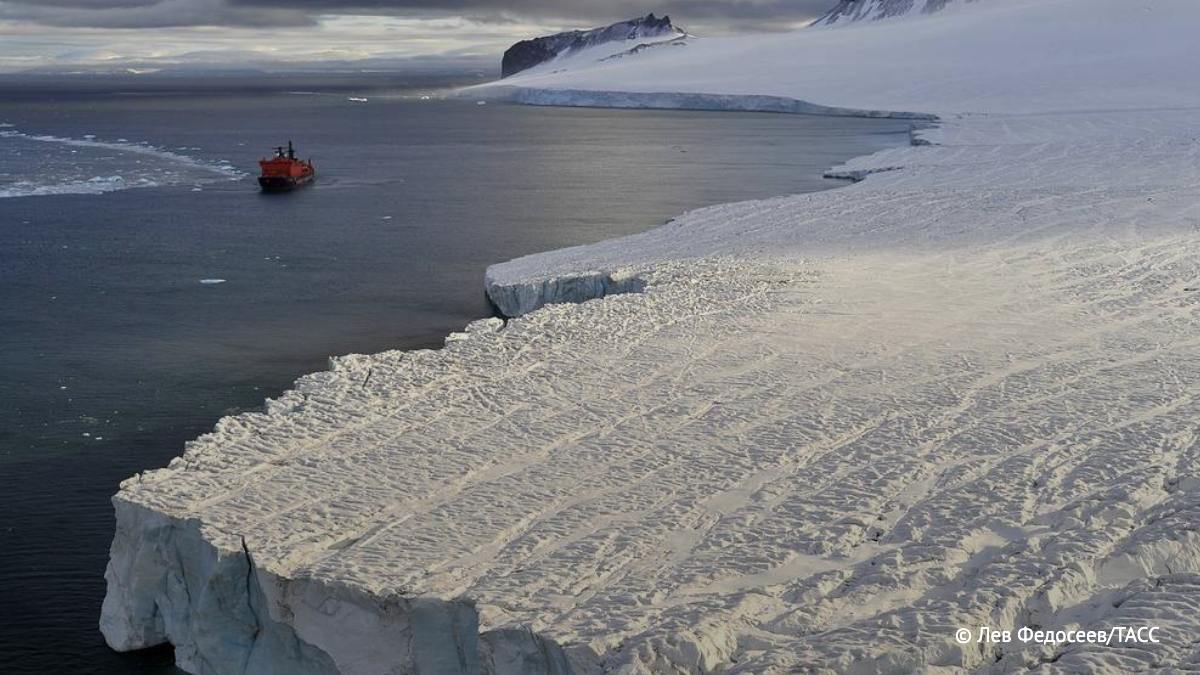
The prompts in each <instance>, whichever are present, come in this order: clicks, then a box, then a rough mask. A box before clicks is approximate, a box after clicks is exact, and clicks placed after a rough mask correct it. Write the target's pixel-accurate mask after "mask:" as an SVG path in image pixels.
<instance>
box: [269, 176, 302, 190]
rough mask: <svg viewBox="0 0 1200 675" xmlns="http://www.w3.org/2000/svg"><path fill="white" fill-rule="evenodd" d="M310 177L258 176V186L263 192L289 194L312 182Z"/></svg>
mask: <svg viewBox="0 0 1200 675" xmlns="http://www.w3.org/2000/svg"><path fill="white" fill-rule="evenodd" d="M312 179H313V177H312V176H299V177H295V178H293V177H291V176H259V177H258V185H259V187H261V188H262V191H263V192H290V191H292V190H295V189H296V188H298V187H303V186H305V185H307V184H309V183H311V182H312Z"/></svg>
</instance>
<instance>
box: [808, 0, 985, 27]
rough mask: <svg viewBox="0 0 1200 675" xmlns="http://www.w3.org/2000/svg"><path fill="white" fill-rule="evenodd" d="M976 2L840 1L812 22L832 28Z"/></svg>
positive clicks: (931, 11) (955, 0) (951, 0)
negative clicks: (955, 4)
mask: <svg viewBox="0 0 1200 675" xmlns="http://www.w3.org/2000/svg"><path fill="white" fill-rule="evenodd" d="M975 1H976V0H841V1H840V2H838V4H837V5H836V6H835V7H834V8H833V9H831V10H829V11H828V12H826V13H825V15H824V16H822V17H821V18H819V19H817V20H816V21H814V22H813V25H814V26H833V25H839V24H845V23H853V22H855V21H864V20H872V19H887V18H891V17H894V16H903V15H905V14H916V13H922V14H932V13H933V12H938V11H941V10H942V9H944V8H945V7H946V6H947V5H950V4H954V3H955V2H975Z"/></svg>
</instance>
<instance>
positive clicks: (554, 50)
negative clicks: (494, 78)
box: [500, 13, 686, 77]
mask: <svg viewBox="0 0 1200 675" xmlns="http://www.w3.org/2000/svg"><path fill="white" fill-rule="evenodd" d="M685 35H686V33H685V32H684V31H683V30H681V29H679V28H676V27H675V26H674V25H672V24H671V17H669V16H663V17H661V18H660V17H657V16H655V15H654V14H653V13H651V14H647V15H646V16H643V17H638V18H636V19H630V20H628V21H619V22H617V23H614V24H611V25H608V26H604V27H602V28H594V29H592V30H573V31H567V32H565V33H556V34H554V35H545V36H542V37H537V38H533V39H530V40H522V41H520V42H518V43H516V44H515V45H513V46H512V47H509V48H508V50H507V51H505V52H504V58H503V59H502V61H501V64H500V73H501V75H500V76H501V77H509V76H511V75H516V74H517V73H520V72H523V71H526V70H529V69H530V68H534V67H536V66H539V65H541V64H543V63H547V62H550V61H553V60H555V59H558V58H561V57H565V56H571V55H575V54H578V53H580V52H582V51H584V50H591V49H595V48H597V47H600V46H603V45H612V44H615V45H616V46H617V47H618V49H617V50H616V51H615V52H614V51H612V50H608V51H607V52H606V53H603V54H599V53H598V54H595V57H596V59H597V60H599V59H602V58H606V57H608V56H612V55H614V54H616V53H620V52H624V51H627V50H628V46H627V44H628V43H629V42H630V41H634V40H647V39H654V38H663V37H666V38H669V39H676V38H679V37H683V36H685Z"/></svg>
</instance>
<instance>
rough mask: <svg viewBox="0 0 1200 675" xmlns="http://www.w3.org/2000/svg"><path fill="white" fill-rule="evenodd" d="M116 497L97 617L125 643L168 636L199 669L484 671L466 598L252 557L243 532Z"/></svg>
mask: <svg viewBox="0 0 1200 675" xmlns="http://www.w3.org/2000/svg"><path fill="white" fill-rule="evenodd" d="M114 504H115V506H116V512H117V532H116V535H115V536H114V538H113V544H112V549H111V553H110V559H109V564H108V569H107V570H106V572H105V579H106V581H107V582H108V593H107V594H106V596H105V599H104V606H103V609H102V613H101V619H100V629H101V632H102V633H103V634H104V637H105V640H106V641H107V642H108V644H109V646H111V647H112V648H114V649H116V650H118V651H129V650H134V649H141V648H145V647H151V646H154V645H159V644H163V643H165V642H170V643H171V644H172V645H174V647H175V659H176V664H177V665H178V666H179V667H180V668H181V669H183V670H185V671H187V672H189V673H194V674H195V675H339V674H340V675H352V674H354V675H375V674H378V675H384V674H385V673H390V672H408V673H447V674H454V673H463V674H475V673H480V672H483V671H482V670H481V665H480V661H479V648H478V615H477V613H476V611H475V606H474V603H472V602H470V601H469V600H466V599H451V600H440V599H436V598H428V597H413V598H408V597H403V596H393V597H379V596H377V595H370V594H367V593H363V592H358V591H354V590H353V589H350V588H348V587H345V586H339V585H337V584H328V583H324V582H321V581H317V580H312V579H298V578H293V579H285V578H281V577H279V576H277V575H275V574H272V573H271V572H269V571H267V570H264V569H263V568H261V567H258V566H256V565H255V562H254V556H253V553H252V552H251V551H250V548H249V545H248V544H247V542H246V540H245V539H244V538H241V537H235V536H231V535H228V534H224V533H221V532H216V531H213V530H212V529H210V528H205V527H204V526H203V525H202V524H201V523H200V521H198V520H195V519H188V518H184V519H177V518H172V517H169V516H167V515H164V514H163V513H161V512H156V511H153V510H149V509H146V508H145V507H143V506H140V505H137V504H133V503H130V502H127V501H125V500H122V499H120V498H119V497H118V498H117V499H115V500H114ZM509 672H514V675H515V672H519V671H509Z"/></svg>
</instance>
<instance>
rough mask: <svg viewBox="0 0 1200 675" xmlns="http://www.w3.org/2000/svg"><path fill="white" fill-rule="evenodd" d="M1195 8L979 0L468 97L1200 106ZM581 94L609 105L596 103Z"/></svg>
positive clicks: (713, 46)
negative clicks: (608, 94)
mask: <svg viewBox="0 0 1200 675" xmlns="http://www.w3.org/2000/svg"><path fill="white" fill-rule="evenodd" d="M1198 5H1200V3H1196V2H1193V1H1192V0H1154V1H1153V2H1151V1H1150V0H979V1H977V2H972V3H962V4H957V5H951V6H949V7H947V9H946V10H944V11H942V12H938V13H934V14H920V13H918V14H914V15H911V16H909V17H905V18H901V19H896V20H889V21H863V22H857V23H853V24H849V25H845V26H837V27H829V28H825V27H818V28H808V29H805V30H800V31H796V32H793V33H784V34H778V35H755V36H744V37H730V38H703V39H699V38H696V39H691V40H688V41H687V43H686V46H682V47H679V48H669V49H667V48H663V49H654V50H647V51H645V52H643V53H640V54H637V55H634V56H630V57H627V58H622V59H616V60H611V61H605V62H600V63H587V64H578V65H577V66H576V67H574V68H564V69H559V68H556V69H555V72H537V73H528V74H520V75H517V76H515V77H512V78H508V79H505V80H503V81H501V82H499V83H495V84H491V85H483V86H480V87H476V88H473V89H471V90H470V92H471V93H470V95H471V96H488V95H490V96H495V97H499V98H503V97H505V96H513V95H516V94H518V93H521V91H522V90H526V91H525V94H526V95H527V97H528V98H529V99H531V100H532V99H535V98H536V97H537V96H546V95H548V94H552V93H554V92H556V91H557V92H562V91H566V92H580V91H583V92H626V93H636V94H638V95H641V96H643V98H644V103H645V104H655V103H656V102H657V103H658V104H661V105H669V104H670V96H666V95H667V94H677V93H688V94H721V95H729V94H736V95H748V94H753V95H759V96H773V97H781V98H787V99H798V100H802V101H806V102H809V103H813V104H820V105H824V106H836V107H842V108H858V109H868V110H902V111H920V112H933V113H942V112H945V113H954V112H992V113H997V112H1008V113H1022V112H1044V111H1048V110H1055V111H1067V110H1096V109H1105V110H1111V109H1116V108H1124V109H1130V108H1141V107H1145V106H1147V105H1160V106H1164V105H1167V106H1184V105H1198V104H1200V87H1198V86H1196V84H1197V78H1198V77H1200V76H1198V75H1197V71H1196V69H1195V68H1193V67H1192V65H1193V64H1195V63H1196V53H1195V48H1194V47H1193V43H1195V42H1196V40H1194V39H1193V38H1194V35H1193V33H1194V30H1193V28H1194V26H1193V24H1192V23H1191V21H1192V19H1193V18H1194V17H1195V16H1196V14H1197V10H1198ZM528 90H535V91H533V92H532V93H531V92H529V91H528ZM651 95H653V96H651ZM612 98H613V99H614V100H615V101H618V102H619V101H620V97H616V96H613V97H612ZM553 100H554V102H555V103H556V104H562V103H566V102H569V101H570V97H569V96H561V95H560V96H555V97H554V99H553ZM586 100H587V103H588V104H589V105H594V104H597V103H599V102H602V98H598V97H597V96H596V95H591V96H588V97H587V99H586ZM625 100H626V101H628V100H629V99H628V97H626V98H625ZM712 107H717V108H719V107H722V106H721V104H720V103H719V102H717V103H714V104H713V105H712Z"/></svg>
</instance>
